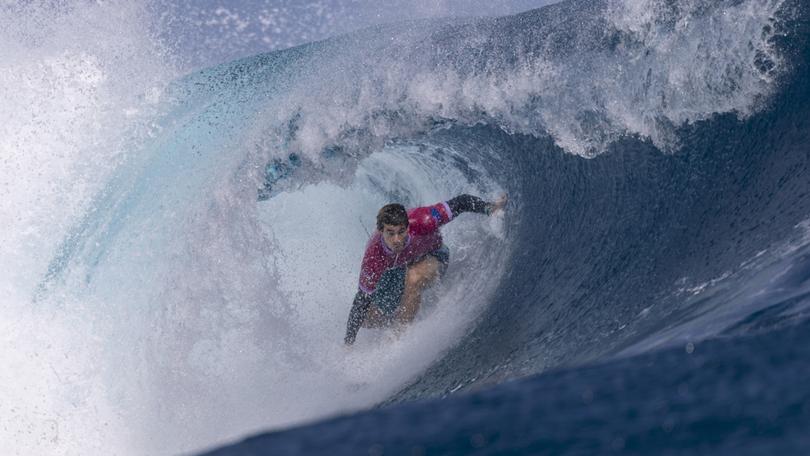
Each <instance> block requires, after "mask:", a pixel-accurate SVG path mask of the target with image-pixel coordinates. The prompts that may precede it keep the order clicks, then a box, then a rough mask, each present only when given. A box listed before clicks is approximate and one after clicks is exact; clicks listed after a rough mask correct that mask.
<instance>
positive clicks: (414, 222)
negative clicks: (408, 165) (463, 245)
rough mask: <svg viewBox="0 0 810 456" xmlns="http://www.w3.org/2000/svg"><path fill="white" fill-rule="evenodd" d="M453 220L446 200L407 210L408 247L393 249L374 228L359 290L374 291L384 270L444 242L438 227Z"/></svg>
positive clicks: (406, 243) (415, 258) (410, 259)
mask: <svg viewBox="0 0 810 456" xmlns="http://www.w3.org/2000/svg"><path fill="white" fill-rule="evenodd" d="M451 220H453V212H452V211H451V210H450V206H448V205H447V203H446V202H441V203H436V204H434V205H433V206H425V207H417V208H415V209H409V210H408V238H407V239H406V240H405V249H404V250H402V251H401V252H399V254H396V253H394V251H393V250H391V249H390V248H389V247H388V246H387V245H386V244H385V241H384V240H383V238H382V233H380V231H379V230H377V231H375V232H374V234H373V235H372V236H371V239H369V241H368V244H367V245H366V253H365V255H364V256H363V263H362V266H361V270H360V290H361V291H363V292H364V293H368V294H371V293H373V292H374V290H375V288H376V287H377V281H379V280H380V277H381V276H382V274H383V273H384V272H385V271H386V270H388V269H390V268H395V267H398V266H403V265H408V264H411V263H413V262H415V261H416V260H418V259H420V258H422V257H423V256H425V255H427V254H428V253H430V252H432V251H434V250H436V249H438V248H439V247H441V246H442V234H441V232H439V227H441V226H442V225H445V224H447V223H448V222H450V221H451Z"/></svg>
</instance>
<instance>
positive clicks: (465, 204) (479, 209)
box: [447, 194, 497, 218]
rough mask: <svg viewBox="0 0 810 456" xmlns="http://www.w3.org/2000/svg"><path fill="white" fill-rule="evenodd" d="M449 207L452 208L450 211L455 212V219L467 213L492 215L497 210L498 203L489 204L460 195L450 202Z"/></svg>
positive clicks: (479, 199) (469, 196) (472, 197)
mask: <svg viewBox="0 0 810 456" xmlns="http://www.w3.org/2000/svg"><path fill="white" fill-rule="evenodd" d="M447 205H448V206H450V210H451V211H452V212H453V218H456V217H458V216H459V215H460V214H463V213H465V212H475V213H478V214H487V215H490V214H491V213H492V211H493V210H494V209H496V208H497V205H496V203H488V202H486V201H484V200H482V199H481V198H479V197H477V196H473V195H466V194H464V195H458V196H456V197H455V198H453V199H451V200H449V201H448V202H447Z"/></svg>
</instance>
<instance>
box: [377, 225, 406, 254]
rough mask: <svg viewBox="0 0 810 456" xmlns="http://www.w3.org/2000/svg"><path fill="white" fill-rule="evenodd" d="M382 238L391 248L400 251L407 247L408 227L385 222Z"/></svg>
mask: <svg viewBox="0 0 810 456" xmlns="http://www.w3.org/2000/svg"><path fill="white" fill-rule="evenodd" d="M382 238H383V241H384V242H385V245H387V246H388V248H389V249H391V250H393V251H394V252H397V253H399V252H401V251H402V249H404V248H405V241H407V240H408V227H407V226H405V225H388V224H384V225H383V229H382Z"/></svg>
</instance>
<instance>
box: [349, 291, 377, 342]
mask: <svg viewBox="0 0 810 456" xmlns="http://www.w3.org/2000/svg"><path fill="white" fill-rule="evenodd" d="M369 307H371V295H370V294H368V293H365V292H364V291H363V290H357V294H356V295H354V302H353V303H352V310H351V311H349V321H348V323H346V337H345V338H344V339H343V341H344V342H345V343H346V345H352V344H353V343H354V339H355V338H356V337H357V331H359V330H360V326H361V325H362V324H363V320H365V319H366V315H368V309H369Z"/></svg>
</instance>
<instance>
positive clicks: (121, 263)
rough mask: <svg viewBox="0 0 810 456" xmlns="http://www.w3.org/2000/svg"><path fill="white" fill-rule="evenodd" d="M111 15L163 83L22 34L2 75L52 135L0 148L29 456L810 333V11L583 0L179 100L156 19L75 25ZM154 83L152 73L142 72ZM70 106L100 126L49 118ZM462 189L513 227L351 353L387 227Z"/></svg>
mask: <svg viewBox="0 0 810 456" xmlns="http://www.w3.org/2000/svg"><path fill="white" fill-rule="evenodd" d="M9 8H13V7H9ZM110 12H115V13H116V14H118V16H117V17H119V19H118V20H119V22H120V23H121V24H127V25H128V26H129V27H131V28H132V29H131V30H130V29H124V30H123V31H122V32H121V33H122V34H123V35H124V36H127V37H130V38H133V39H135V40H136V41H137V43H138V44H137V46H136V49H139V50H144V49H145V51H144V52H143V55H141V60H138V59H130V60H131V61H117V60H116V59H120V55H121V54H122V52H123V51H122V50H121V49H129V48H130V47H129V45H131V44H132V43H129V42H128V43H125V44H126V45H122V46H121V49H117V48H115V46H113V47H112V48H111V49H106V50H104V49H101V50H98V49H93V52H88V51H85V52H80V51H79V50H78V49H81V48H83V47H85V46H84V45H82V41H81V40H78V39H77V38H76V37H75V36H68V39H66V40H57V39H50V38H48V35H47V34H43V35H42V36H40V37H34V38H36V39H33V40H31V39H30V37H29V36H27V35H26V34H25V33H23V32H25V30H26V29H25V28H11V29H10V30H11V31H10V32H4V33H8V35H9V36H8V39H7V41H8V42H9V43H11V44H10V45H9V49H12V51H11V53H12V54H13V55H14V56H17V57H18V58H17V60H18V61H15V65H16V66H12V67H11V69H10V70H4V74H5V75H12V74H17V75H22V76H19V77H20V78H21V79H20V80H19V81H17V86H18V87H25V88H27V89H30V90H29V91H24V90H21V91H17V92H14V93H9V94H8V95H9V97H10V98H9V99H14V100H18V101H19V102H18V103H17V104H15V105H14V106H15V107H14V108H9V109H12V110H13V111H14V112H9V113H7V112H6V111H4V114H8V116H7V117H8V118H9V119H12V118H13V119H24V120H16V122H17V123H16V124H14V123H13V122H12V124H11V125H12V126H14V125H16V126H18V127H19V128H18V129H17V131H20V132H28V133H26V134H23V133H15V135H16V136H15V135H12V134H9V135H5V136H4V138H11V139H8V141H9V142H7V143H4V144H3V150H4V151H9V157H10V158H11V162H10V163H12V166H11V167H9V168H6V169H4V170H3V171H2V173H3V174H2V177H3V182H4V183H6V185H5V187H6V188H9V190H8V192H9V195H10V198H6V201H5V202H4V203H3V206H0V209H1V210H2V212H0V214H2V215H3V218H4V219H7V220H9V224H5V226H8V227H9V228H3V230H4V232H3V233H4V239H7V240H8V241H7V242H5V243H4V245H3V247H2V249H3V250H2V254H3V257H4V258H6V257H7V258H11V260H12V261H10V262H4V263H5V266H4V268H6V270H5V273H4V277H3V279H2V280H3V282H0V285H2V287H0V289H3V290H5V291H7V295H8V296H9V297H8V302H9V303H10V305H9V306H8V307H7V308H8V309H10V311H9V312H8V314H7V315H3V316H2V319H0V323H1V324H2V325H3V326H2V327H3V328H4V329H6V330H7V331H6V334H9V335H10V336H9V337H7V338H6V339H4V340H3V344H2V345H0V350H2V351H0V353H1V354H2V356H3V357H4V359H8V360H10V361H11V363H12V364H13V365H15V366H16V367H17V372H20V373H21V375H20V374H18V375H17V376H11V375H9V374H4V375H3V376H0V380H1V381H2V385H3V386H4V387H7V388H8V389H9V391H10V392H11V393H12V395H13V397H15V398H17V399H15V401H16V402H14V403H13V404H12V405H11V406H10V407H9V409H8V411H4V412H3V413H4V414H6V415H7V416H10V417H12V418H14V421H15V423H17V424H15V425H14V426H12V427H10V428H7V429H9V430H4V431H2V432H3V433H7V436H8V438H5V437H6V434H4V438H3V439H2V440H0V442H11V443H9V444H6V443H0V445H6V446H3V447H1V448H2V449H4V450H6V449H8V450H10V451H11V450H14V451H21V452H23V453H37V452H43V451H45V452H48V453H51V454H82V453H87V452H96V453H97V452H113V453H132V454H145V453H146V454H156V453H161V454H162V453H176V452H180V451H189V450H194V449H199V448H203V447H206V446H210V445H212V444H215V443H217V442H222V441H224V440H226V439H232V438H234V437H236V436H239V435H243V434H245V433H247V432H253V431H256V430H259V429H265V428H268V427H269V428H281V427H287V426H291V425H294V424H298V423H302V422H306V421H311V420H314V419H317V418H321V417H324V416H328V415H332V414H336V413H345V412H348V411H353V410H358V409H363V408H368V407H371V406H374V405H376V404H380V403H390V402H397V401H404V400H410V399H422V398H429V397H436V396H444V395H448V394H452V393H456V392H460V391H469V390H475V389H478V388H482V387H484V386H488V385H493V384H502V383H503V382H504V381H506V380H510V379H514V378H518V377H524V376H528V375H532V374H538V373H541V372H544V371H547V370H549V369H552V368H560V367H572V366H579V365H582V364H585V363H592V362H594V361H599V362H603V363H630V365H632V363H633V361H632V359H635V358H633V357H634V356H636V355H638V354H641V353H646V354H647V355H645V356H650V353H658V352H659V351H660V350H659V349H661V348H666V347H670V346H680V347H683V346H687V347H688V346H690V344H691V346H692V347H694V344H696V343H698V342H700V341H702V340H704V339H707V338H714V337H720V336H722V337H730V338H740V339H744V338H745V337H748V336H750V335H751V334H755V333H756V334H759V333H779V332H780V331H785V329H784V328H785V327H788V326H791V325H794V324H795V323H796V322H800V321H802V320H804V319H805V315H806V312H807V300H806V299H805V296H806V293H807V291H808V284H807V280H806V276H807V275H806V271H807V262H806V258H807V249H808V244H810V242H808V241H809V240H810V237H808V229H809V227H810V225H808V223H810V222H808V220H810V218H809V217H808V214H810V203H809V202H808V199H807V194H808V183H807V179H806V178H805V176H806V171H807V166H808V161H809V160H810V157H808V155H807V147H806V144H808V137H807V136H808V131H810V130H808V126H807V120H806V119H808V118H810V117H808V109H807V106H806V104H807V100H808V96H807V95H808V72H807V69H806V66H805V65H806V63H807V62H808V55H807V54H808V47H807V37H808V35H807V30H806V27H807V19H808V12H807V11H806V6H804V5H803V4H801V3H800V2H792V1H787V0H785V1H775V0H736V1H721V2H717V1H701V0H694V1H683V2H671V1H664V0H645V1H644V2H620V1H601V2H592V1H569V2H563V3H560V4H557V5H553V6H550V7H546V8H543V9H540V10H534V11H529V12H526V13H523V14H519V15H515V16H508V17H502V18H496V19H481V20H452V21H448V20H441V21H430V22H414V23H405V24H399V25H387V26H381V27H377V28H373V29H368V30H365V31H362V32H359V33H355V34H351V35H347V36H344V37H340V38H337V39H332V40H328V41H323V42H318V43H313V44H309V45H305V46H302V47H297V48H293V49H288V50H285V51H280V52H274V53H270V54H264V55H259V56H256V57H251V58H247V59H243V60H239V61H236V62H233V63H229V64H225V65H221V66H219V67H215V68H211V69H208V70H204V71H201V72H198V73H195V74H192V75H188V76H185V77H182V78H179V79H176V78H175V76H174V75H175V73H174V72H173V69H172V68H171V67H165V66H164V65H163V64H162V63H161V62H160V61H151V60H149V58H148V57H147V56H149V55H153V54H154V50H155V49H154V48H159V46H158V45H157V44H154V43H153V42H152V41H150V38H149V34H148V31H146V30H145V28H144V29H142V28H139V27H138V25H137V24H139V23H140V22H138V20H133V18H134V19H138V18H140V17H141V15H142V14H143V12H142V11H140V10H138V9H137V8H132V9H127V8H124V7H123V6H122V5H118V4H109V5H97V6H88V7H87V8H86V9H81V8H73V9H65V11H60V13H59V14H60V16H59V17H60V18H61V20H62V21H63V22H61V23H60V22H57V26H56V27H57V29H59V27H62V28H63V33H69V32H68V30H75V29H76V27H75V24H77V23H78V24H82V25H84V29H89V30H91V31H92V30H96V29H97V28H98V27H99V26H98V24H99V23H100V20H99V19H98V18H99V17H105V14H107V13H110ZM15 13H17V14H21V15H23V16H24V17H26V18H30V22H31V23H32V24H29V25H32V26H33V24H38V23H40V22H42V21H41V17H42V14H45V13H43V12H42V11H33V12H32V11H28V10H26V11H22V12H20V11H15ZM87 24H90V25H91V26H90V27H87ZM132 24H135V25H132ZM94 27H95V28H94ZM80 28H81V27H80ZM60 30H62V29H60ZM18 32H19V33H18ZM81 36H84V35H81ZM31 42H33V43H34V44H30V43H31ZM64 42H67V43H68V45H67V49H62V48H60V46H65V45H64ZM15 43H28V48H27V50H26V49H16V48H14V47H13V46H12V44H15ZM116 43H117V42H116ZM144 43H147V44H144ZM71 46H72V47H75V48H76V49H72V48H71ZM88 46H89V45H88ZM18 47H20V46H18ZM22 47H23V48H24V46H22ZM30 49H35V50H37V51H38V52H39V54H38V53H36V52H35V53H32V52H30ZM147 51H148V52H147ZM40 54H41V55H40ZM124 55H126V54H124ZM139 55H140V54H139ZM49 62H50V63H49ZM49 64H50V66H48V65H49ZM147 64H149V65H152V68H153V69H154V71H153V72H152V73H150V74H152V75H158V76H154V77H152V78H146V77H142V76H139V75H141V74H142V72H140V71H134V70H133V69H134V68H141V67H142V66H144V65H147ZM41 68H49V69H51V72H50V73H47V76H46V77H45V78H44V80H38V79H36V78H35V77H34V76H33V75H34V74H38V72H39V71H40V69H41ZM25 69H28V73H25V71H22V70H25ZM12 70H13V71H12ZM12 81H13V80H12ZM170 81H172V82H170ZM54 84H56V85H57V86H58V84H63V85H64V86H65V89H64V90H58V91H56V94H55V95H54V96H53V99H54V100H56V101H55V102H54V103H56V102H61V103H64V104H65V105H66V106H71V107H75V106H85V107H86V109H84V110H76V109H74V110H73V111H70V110H65V109H62V108H60V107H59V106H58V105H57V106H54V105H51V104H46V105H37V104H31V103H30V101H31V100H39V99H40V98H41V97H40V91H38V90H37V89H41V90H46V88H47V87H53V86H54ZM133 93H137V94H138V95H134V96H133V95H132V94H133ZM122 94H124V95H126V96H125V97H124V98H121V95H122ZM26 97H27V98H26ZM77 100H78V101H80V102H81V103H79V102H77ZM122 100H123V101H122ZM82 103H83V104H82ZM3 109H7V108H3ZM24 109H28V110H29V111H30V114H31V115H30V116H19V115H17V114H19V113H20V112H21V110H24ZM26 112H28V111H26ZM65 112H70V113H71V115H70V116H67V117H66V116H65V114H64V113H65ZM43 116H44V117H43ZM31 117H33V118H41V119H44V120H42V121H41V122H40V123H37V122H36V121H34V122H31V121H30V120H28V119H29V118H31ZM53 126H58V127H60V129H59V130H57V133H54V134H53V136H48V135H45V134H44V133H46V132H52V131H54V130H53V128H49V127H53ZM10 131H14V130H10ZM88 132H89V133H93V134H87V133H88ZM66 138H67V139H68V140H69V141H68V142H67V144H69V145H70V146H71V147H70V148H69V149H67V150H66V151H63V152H62V155H58V156H57V159H56V160H54V159H49V158H48V157H49V156H50V155H49V154H51V152H52V151H53V150H55V149H58V147H57V145H55V144H57V143H64V142H65V139H66ZM21 146H25V147H27V148H30V149H33V150H35V151H37V155H36V156H34V157H33V158H32V157H30V156H26V155H24V154H22V153H20V152H18V150H20V147H21ZM290 157H295V159H294V163H295V166H294V167H290V168H289V172H288V173H287V172H285V173H286V174H285V175H284V176H283V178H281V179H279V180H275V179H274V180H273V181H272V188H271V192H270V194H269V195H268V196H269V198H268V199H266V200H265V201H259V202H257V189H259V188H268V187H267V184H268V182H267V181H266V179H267V178H268V176H267V175H266V170H267V169H268V168H267V166H266V165H267V164H268V163H270V164H274V163H275V164H278V163H282V164H283V163H293V162H292V161H290V160H291V159H290ZM20 176H25V177H22V178H21V177H20ZM68 184H71V185H72V186H71V185H68ZM51 185H53V186H51ZM462 192H466V193H476V194H480V195H483V196H487V197H493V196H495V195H497V194H499V193H501V192H506V193H508V194H509V195H510V206H509V208H508V211H507V212H506V214H505V216H504V217H501V218H498V217H493V218H489V219H482V218H476V217H474V216H471V215H465V216H464V217H462V218H460V219H459V220H457V221H454V222H453V223H451V224H450V225H448V226H447V227H446V229H445V230H444V234H445V239H446V242H447V244H448V245H449V247H450V249H451V257H452V264H451V266H450V269H449V270H448V275H447V277H446V279H445V280H444V281H443V283H442V284H441V285H440V286H438V287H436V288H435V289H433V290H431V291H430V294H429V296H428V299H427V302H426V304H425V309H424V312H423V313H422V315H421V317H420V318H419V320H418V321H417V322H416V323H415V324H414V325H413V327H412V328H410V329H409V331H408V332H407V333H406V334H404V335H403V336H402V337H401V338H398V339H394V338H392V337H391V336H390V335H389V334H387V333H384V332H375V331H365V330H364V331H361V333H360V337H358V342H357V344H356V346H355V348H354V349H352V350H351V351H347V350H346V349H345V348H344V347H343V346H342V336H343V331H344V328H345V322H346V317H347V314H348V310H349V306H350V302H351V299H352V297H353V295H354V292H355V290H356V288H355V287H356V280H357V276H358V273H359V263H360V256H361V254H362V249H363V245H364V244H365V241H366V239H367V238H368V232H369V231H370V230H371V229H373V215H374V214H375V213H376V210H377V208H379V207H380V206H381V205H382V204H384V203H385V202H388V201H392V200H398V201H401V202H403V203H405V204H406V205H410V206H413V205H421V204H427V203H433V202H436V201H440V200H442V199H446V198H449V197H451V196H454V195H455V194H458V193H462ZM617 359H620V360H618V361H617ZM616 365H619V364H616ZM624 365H625V364H622V366H624ZM30 379H36V381H35V382H34V383H33V384H32V383H31V382H30ZM786 384H787V385H789V384H790V383H786ZM785 388H786V389H789V388H791V387H790V386H786V387H785ZM426 407H427V406H426Z"/></svg>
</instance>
